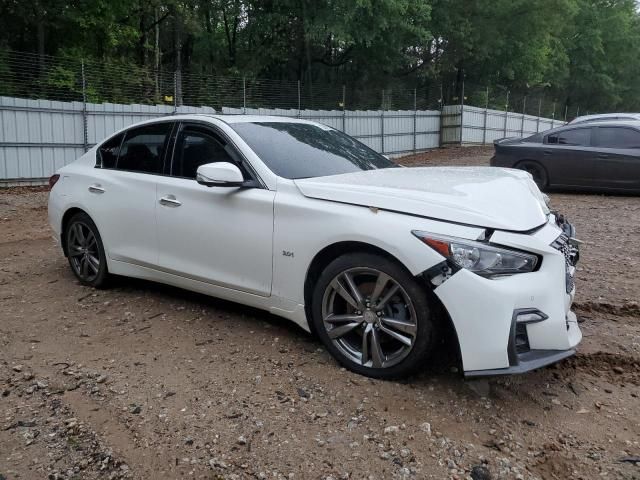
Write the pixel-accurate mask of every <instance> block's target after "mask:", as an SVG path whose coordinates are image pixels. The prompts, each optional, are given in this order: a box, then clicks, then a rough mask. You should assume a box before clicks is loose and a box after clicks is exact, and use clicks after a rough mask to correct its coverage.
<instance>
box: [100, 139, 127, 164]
mask: <svg viewBox="0 0 640 480" xmlns="http://www.w3.org/2000/svg"><path fill="white" fill-rule="evenodd" d="M122 137H124V133H120V134H118V135H116V136H114V137H112V138H110V139H109V140H107V141H106V142H104V143H103V144H102V145H100V148H98V154H97V157H98V158H97V159H96V164H97V166H99V167H102V168H115V167H116V161H117V160H118V153H119V152H120V145H121V144H122Z"/></svg>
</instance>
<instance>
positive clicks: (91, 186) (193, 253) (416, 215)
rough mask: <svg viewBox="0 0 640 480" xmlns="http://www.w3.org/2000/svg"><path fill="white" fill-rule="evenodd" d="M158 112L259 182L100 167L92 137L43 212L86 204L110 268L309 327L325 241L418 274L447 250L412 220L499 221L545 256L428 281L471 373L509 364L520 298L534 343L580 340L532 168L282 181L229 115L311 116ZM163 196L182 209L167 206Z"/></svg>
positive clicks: (464, 232) (550, 219)
mask: <svg viewBox="0 0 640 480" xmlns="http://www.w3.org/2000/svg"><path fill="white" fill-rule="evenodd" d="M163 120H175V121H180V120H183V121H187V120H191V121H193V120H195V121H200V122H207V123H209V124H211V125H212V126H214V127H216V128H217V129H219V131H221V132H223V133H224V134H225V135H226V136H227V137H228V139H229V140H230V142H231V143H232V144H233V145H234V146H235V147H236V148H237V149H238V150H239V151H240V152H241V153H242V155H243V156H244V157H245V158H246V159H247V160H248V161H249V163H250V164H251V166H252V167H253V169H254V170H255V172H256V174H257V176H258V177H259V179H260V182H261V183H262V184H263V186H264V188H248V189H238V188H235V187H212V188H207V187H205V186H203V185H200V184H198V183H196V181H195V180H190V179H184V178H175V177H170V176H162V175H149V174H144V173H136V172H125V171H116V170H103V169H100V168H95V163H96V147H94V148H92V149H91V150H89V151H88V152H87V153H86V154H85V155H83V156H82V157H81V158H80V159H78V160H77V161H76V162H73V163H71V164H69V165H67V166H65V167H63V168H61V169H60V170H59V171H58V174H59V175H60V180H59V181H58V183H57V184H56V185H55V187H54V188H53V190H52V191H51V194H50V198H49V221H50V224H51V227H52V228H53V230H54V232H55V235H56V238H58V239H59V238H61V234H62V219H63V216H64V214H65V212H67V211H68V210H69V209H71V208H79V209H82V210H84V211H85V212H87V214H88V215H89V216H90V217H91V218H92V219H93V220H94V222H95V223H96V226H97V227H98V229H99V231H100V233H101V236H102V238H103V242H104V245H105V249H106V253H107V264H108V268H109V271H110V272H111V273H114V274H119V275H125V276H131V277H138V278H144V279H149V280H153V281H158V282H163V283H167V284H170V285H175V286H178V287H181V288H185V289H189V290H194V291H198V292H201V293H205V294H208V295H212V296H216V297H220V298H224V299H228V300H232V301H236V302H239V303H243V304H247V305H251V306H254V307H257V308H261V309H264V310H267V311H270V312H272V313H275V314H277V315H280V316H283V317H285V318H288V319H290V320H292V321H294V322H295V323H297V324H298V325H300V326H301V327H302V328H304V329H306V330H309V323H308V321H307V315H306V310H305V303H306V299H305V288H304V287H305V281H306V279H307V273H308V270H309V266H310V265H311V263H312V261H313V259H314V258H315V257H316V255H318V254H319V253H320V252H322V250H323V249H325V248H327V247H330V246H332V245H335V244H337V243H339V242H361V243H364V244H368V245H373V246H375V247H377V248H380V249H382V250H384V251H386V252H387V253H389V254H390V255H392V256H393V257H395V258H396V259H397V260H398V261H399V262H400V263H401V264H402V265H404V266H405V267H406V269H407V270H408V271H409V272H410V273H411V274H413V275H416V276H417V275H420V274H422V273H423V272H425V271H426V270H428V269H429V268H431V267H434V266H436V265H438V264H441V262H442V261H443V260H444V257H442V256H441V255H440V254H439V253H437V252H436V251H435V250H432V249H431V248H429V247H428V246H426V245H425V244H424V243H422V242H421V241H420V240H419V239H417V238H416V237H415V236H414V235H412V233H411V232H412V231H416V230H418V231H424V232H430V233H433V234H439V235H447V236H452V237H458V238H461V239H469V240H476V239H479V238H482V236H483V235H484V234H485V232H486V231H487V230H486V229H487V228H489V229H492V230H493V229H495V232H493V236H492V237H491V242H492V243H494V244H498V245H504V246H510V247H513V248H518V249H520V250H525V251H528V252H533V253H536V254H538V255H540V257H541V258H542V264H541V267H540V269H539V270H538V271H535V272H531V273H525V274H517V275H511V276H505V277H501V278H495V279H488V278H484V277H480V276H478V275H476V274H474V273H471V272H469V271H466V270H464V269H462V270H460V271H458V272H457V273H455V274H453V275H452V276H451V277H450V278H448V279H447V280H446V281H445V282H444V283H442V284H441V285H439V286H436V287H435V288H434V293H435V294H436V295H437V297H438V298H439V299H440V300H441V301H442V304H443V306H444V308H445V309H446V311H447V313H448V314H449V316H450V318H451V320H452V323H453V326H454V328H455V331H456V334H457V337H458V341H459V346H460V353H461V357H462V366H463V370H464V371H465V372H466V373H471V374H472V373H474V372H485V371H495V372H496V373H501V372H505V373H509V367H510V360H509V358H508V355H507V344H508V342H509V335H510V328H511V325H512V317H513V312H514V310H516V309H520V308H537V309H539V310H541V311H542V312H544V313H545V314H546V315H548V317H549V318H548V319H546V320H545V321H542V322H539V323H535V324H531V325H528V326H527V333H528V335H529V342H530V345H531V348H532V349H535V350H539V351H557V352H558V353H560V354H563V352H570V353H571V349H573V348H574V347H575V346H576V345H577V344H578V343H579V342H580V339H581V333H580V329H579V328H578V325H577V323H576V322H575V315H573V314H572V312H571V311H570V306H571V303H572V300H573V295H574V292H570V293H566V291H565V281H564V279H565V258H564V256H563V254H562V253H561V252H559V251H558V250H556V249H555V248H552V247H551V246H550V244H551V243H552V242H553V241H554V240H555V239H556V238H557V237H558V236H559V235H560V234H561V233H562V230H561V229H560V228H559V227H558V226H557V225H556V224H555V217H554V216H553V215H552V214H550V213H549V211H548V209H547V206H546V204H545V202H544V199H543V197H542V194H540V192H539V190H538V189H537V187H536V186H535V184H534V183H533V181H532V180H531V179H530V177H529V176H528V174H525V173H523V172H519V171H514V170H506V169H493V168H489V167H487V168H416V169H409V168H406V169H405V168H399V169H385V170H374V171H367V172H361V173H354V174H345V175H334V176H329V177H321V178H311V179H306V180H288V179H285V178H281V177H278V176H276V175H275V174H274V173H273V172H271V171H270V170H269V168H268V167H267V166H266V165H265V164H264V163H263V162H262V161H261V160H260V158H259V157H258V156H257V155H256V154H255V153H254V152H253V151H252V150H251V149H250V148H249V147H248V145H247V144H246V143H245V142H244V141H243V140H242V138H241V137H240V136H239V135H238V134H237V133H236V132H235V131H234V130H233V129H232V128H231V126H230V125H231V124H233V123H235V122H249V121H262V122H264V121H269V122H272V121H274V122H275V121H278V122H280V121H282V122H284V121H286V122H301V123H311V124H313V122H307V121H305V120H296V119H283V118H279V117H250V116H230V117H225V116H219V117H216V116H204V115H180V116H175V117H165V118H164V119H163ZM143 123H149V122H143ZM129 128H130V127H129ZM324 128H328V127H324ZM167 198H169V199H170V200H172V201H177V202H179V203H180V205H179V207H180V208H174V207H172V206H171V205H167V204H162V203H160V201H161V200H162V199H167ZM532 229H535V231H533V232H531V231H530V230H532ZM485 373H486V372H485Z"/></svg>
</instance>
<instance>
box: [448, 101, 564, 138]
mask: <svg viewBox="0 0 640 480" xmlns="http://www.w3.org/2000/svg"><path fill="white" fill-rule="evenodd" d="M564 123H565V122H563V121H560V120H555V119H552V118H543V117H536V116H533V115H525V114H522V113H514V112H508V111H504V110H492V109H490V108H479V107H472V106H470V105H464V106H462V105H445V106H444V108H443V109H442V144H443V145H446V144H456V143H457V144H474V145H478V144H480V145H482V144H485V143H492V142H493V141H494V140H496V139H498V138H504V137H528V136H530V135H533V134H535V133H538V132H544V131H545V130H549V129H550V128H555V127H559V126H561V125H564Z"/></svg>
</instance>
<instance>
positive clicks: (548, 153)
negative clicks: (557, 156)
mask: <svg viewBox="0 0 640 480" xmlns="http://www.w3.org/2000/svg"><path fill="white" fill-rule="evenodd" d="M542 153H544V154H545V155H551V154H552V153H553V150H543V151H542Z"/></svg>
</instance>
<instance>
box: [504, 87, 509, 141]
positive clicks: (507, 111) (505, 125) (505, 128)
mask: <svg viewBox="0 0 640 480" xmlns="http://www.w3.org/2000/svg"><path fill="white" fill-rule="evenodd" d="M508 119H509V90H507V103H505V105H504V136H505V137H506V136H507V120H508Z"/></svg>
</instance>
